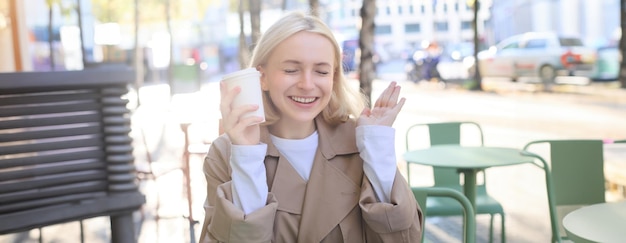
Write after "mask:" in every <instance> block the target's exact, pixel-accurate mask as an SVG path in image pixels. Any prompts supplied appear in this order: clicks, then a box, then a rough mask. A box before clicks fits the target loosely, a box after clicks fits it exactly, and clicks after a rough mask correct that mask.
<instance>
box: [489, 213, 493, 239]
mask: <svg viewBox="0 0 626 243" xmlns="http://www.w3.org/2000/svg"><path fill="white" fill-rule="evenodd" d="M489 243H493V214H490V217H489Z"/></svg>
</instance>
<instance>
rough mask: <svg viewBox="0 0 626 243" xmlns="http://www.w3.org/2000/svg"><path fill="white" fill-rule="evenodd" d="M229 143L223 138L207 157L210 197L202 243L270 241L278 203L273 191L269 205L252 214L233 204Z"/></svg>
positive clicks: (208, 194) (205, 160) (205, 170)
mask: <svg viewBox="0 0 626 243" xmlns="http://www.w3.org/2000/svg"><path fill="white" fill-rule="evenodd" d="M229 144H230V143H229V142H228V140H227V139H225V138H224V137H220V138H219V139H217V140H216V141H214V142H213V143H212V145H211V148H210V150H209V153H208V154H207V156H206V157H205V159H204V167H203V169H204V175H205V177H206V181H207V198H206V201H205V203H204V210H205V217H204V223H203V225H202V232H201V234H200V242H202V243H205V242H270V241H271V239H272V237H273V227H274V218H275V215H276V209H277V208H278V202H277V200H276V198H275V197H274V195H273V194H272V193H269V194H268V197H267V203H266V205H265V206H264V207H262V208H260V209H258V210H256V211H254V212H252V213H250V214H248V215H245V214H244V212H243V210H241V209H239V208H238V207H237V206H236V205H235V204H233V197H232V183H231V180H232V179H231V176H230V173H231V169H230V168H229V166H228V158H229V157H230V148H229V147H228V146H229Z"/></svg>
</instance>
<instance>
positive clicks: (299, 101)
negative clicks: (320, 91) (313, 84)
mask: <svg viewBox="0 0 626 243" xmlns="http://www.w3.org/2000/svg"><path fill="white" fill-rule="evenodd" d="M291 99H292V100H294V101H295V102H298V103H304V104H308V103H311V102H313V101H315V98H304V97H296V96H291Z"/></svg>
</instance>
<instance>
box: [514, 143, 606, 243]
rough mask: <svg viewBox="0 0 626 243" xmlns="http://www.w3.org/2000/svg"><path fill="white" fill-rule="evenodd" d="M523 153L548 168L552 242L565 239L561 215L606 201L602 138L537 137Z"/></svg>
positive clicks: (547, 181) (547, 178)
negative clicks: (543, 138) (539, 138)
mask: <svg viewBox="0 0 626 243" xmlns="http://www.w3.org/2000/svg"><path fill="white" fill-rule="evenodd" d="M524 153H525V154H526V155H529V156H533V157H535V158H537V161H539V162H540V163H539V164H538V163H535V165H537V166H539V167H541V168H544V170H545V168H549V169H548V170H545V171H546V186H547V189H546V191H547V193H548V203H549V209H550V226H551V230H552V242H562V241H563V240H567V236H566V233H565V230H564V229H563V226H562V224H561V222H562V220H563V217H565V215H566V214H568V213H569V212H571V211H573V210H575V209H577V208H580V207H582V206H585V205H590V204H596V203H603V202H605V190H606V189H605V184H604V149H603V141H602V140H592V139H590V140H567V139H564V140H537V141H531V142H529V143H528V144H526V145H525V146H524ZM540 154H541V155H544V154H547V155H544V157H542V156H540ZM544 158H549V160H548V161H546V160H545V159H544Z"/></svg>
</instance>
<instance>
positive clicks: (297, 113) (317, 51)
mask: <svg viewBox="0 0 626 243" xmlns="http://www.w3.org/2000/svg"><path fill="white" fill-rule="evenodd" d="M259 70H260V71H261V74H262V76H261V87H262V88H263V90H264V91H269V96H270V98H271V100H272V103H274V105H275V106H276V108H277V109H278V112H279V113H280V117H281V118H280V121H279V122H280V123H285V122H288V123H303V122H304V123H307V122H312V121H313V119H314V118H315V117H316V116H317V115H318V114H319V113H320V112H322V110H324V108H326V106H327V105H328V103H329V101H330V97H331V94H332V87H333V78H334V70H335V63H334V50H333V44H332V43H331V41H330V40H329V39H327V38H326V37H324V36H322V35H320V34H316V33H310V32H306V31H302V32H298V33H296V34H294V35H292V36H291V37H289V38H287V39H285V40H284V41H283V42H282V43H280V44H279V45H278V46H277V47H276V49H274V51H273V52H272V54H271V55H270V56H269V58H268V60H267V63H266V64H265V65H263V66H261V67H259ZM292 125H295V124H292Z"/></svg>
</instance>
